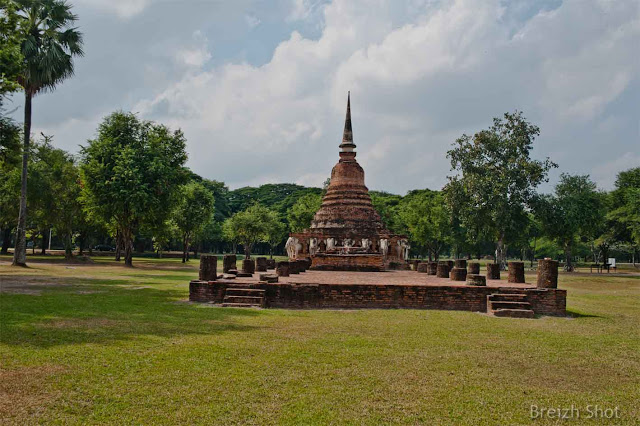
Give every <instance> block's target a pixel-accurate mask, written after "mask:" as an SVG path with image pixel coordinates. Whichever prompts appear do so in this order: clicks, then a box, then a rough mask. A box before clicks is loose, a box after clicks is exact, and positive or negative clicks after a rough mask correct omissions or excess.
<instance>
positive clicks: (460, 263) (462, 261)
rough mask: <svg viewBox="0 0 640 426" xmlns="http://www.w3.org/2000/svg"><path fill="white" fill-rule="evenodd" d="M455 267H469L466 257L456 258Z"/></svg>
mask: <svg viewBox="0 0 640 426" xmlns="http://www.w3.org/2000/svg"><path fill="white" fill-rule="evenodd" d="M455 267H456V268H461V269H467V260H466V259H456V261H455Z"/></svg>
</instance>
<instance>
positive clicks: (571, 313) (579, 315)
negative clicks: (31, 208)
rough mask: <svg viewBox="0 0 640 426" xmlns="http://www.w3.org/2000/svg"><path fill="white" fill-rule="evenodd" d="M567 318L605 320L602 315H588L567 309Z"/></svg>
mask: <svg viewBox="0 0 640 426" xmlns="http://www.w3.org/2000/svg"><path fill="white" fill-rule="evenodd" d="M567 317H569V318H603V317H601V316H600V315H592V314H586V313H583V312H580V311H577V310H574V309H567Z"/></svg>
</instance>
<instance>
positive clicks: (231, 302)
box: [222, 286, 265, 308]
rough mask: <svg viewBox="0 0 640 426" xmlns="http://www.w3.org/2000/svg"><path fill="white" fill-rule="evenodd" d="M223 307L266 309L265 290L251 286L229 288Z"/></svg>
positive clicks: (225, 294)
mask: <svg viewBox="0 0 640 426" xmlns="http://www.w3.org/2000/svg"><path fill="white" fill-rule="evenodd" d="M222 306H223V307H225V308H264V306H265V294H264V290H263V289H259V288H251V287H249V286H247V287H227V289H226V290H225V293H224V299H223V302H222Z"/></svg>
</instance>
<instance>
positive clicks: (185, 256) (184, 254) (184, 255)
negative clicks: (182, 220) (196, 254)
mask: <svg viewBox="0 0 640 426" xmlns="http://www.w3.org/2000/svg"><path fill="white" fill-rule="evenodd" d="M188 256H189V239H188V238H187V236H186V234H185V235H183V236H182V263H185V262H186V261H187V260H189V258H188Z"/></svg>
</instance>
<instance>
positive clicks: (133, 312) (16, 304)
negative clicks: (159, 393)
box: [0, 277, 261, 348]
mask: <svg viewBox="0 0 640 426" xmlns="http://www.w3.org/2000/svg"><path fill="white" fill-rule="evenodd" d="M147 278H151V277H147ZM70 281H71V282H72V283H73V284H65V285H61V286H51V287H40V290H42V292H41V293H40V294H39V295H28V294H12V293H3V294H2V296H1V300H0V323H1V324H2V333H0V342H2V343H4V344H8V345H15V346H33V347H41V348H48V347H54V346H59V345H70V344H86V343H94V344H96V343H97V344H102V343H109V342H112V341H118V340H126V339H138V338H145V337H147V336H150V337H163V338H170V337H174V336H184V335H193V334H201V335H211V334H221V333H225V332H237V331H251V330H253V329H257V327H255V326H247V325H243V324H239V323H237V322H236V321H234V318H235V319H240V318H242V317H252V316H258V315H261V312H260V311H257V310H238V309H227V308H213V309H209V308H208V306H203V305H200V304H189V303H176V302H177V301H184V300H186V299H187V297H188V294H187V293H186V291H185V290H184V289H180V290H177V289H169V290H158V289H155V288H149V287H134V286H131V284H134V283H132V282H131V281H123V280H108V279H102V280H98V279H82V284H76V283H77V282H78V281H76V280H73V279H72V280H70ZM125 283H126V284H129V285H128V286H124V287H121V286H120V285H121V284H125ZM142 284H143V285H144V284H145V283H142Z"/></svg>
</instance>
